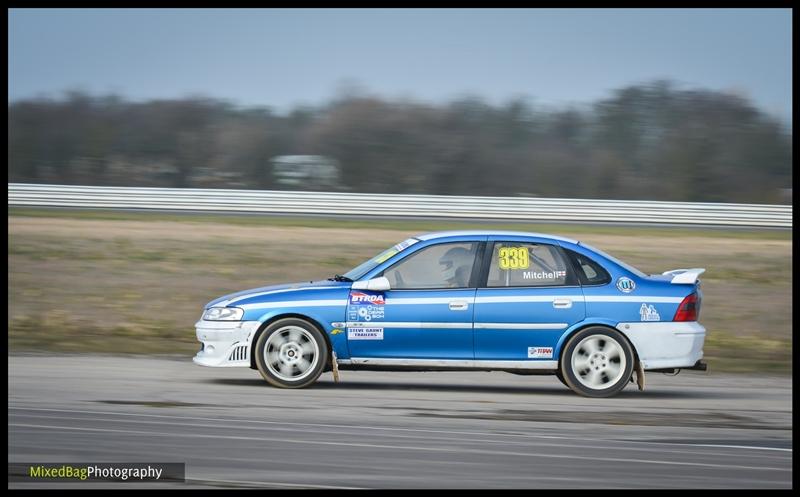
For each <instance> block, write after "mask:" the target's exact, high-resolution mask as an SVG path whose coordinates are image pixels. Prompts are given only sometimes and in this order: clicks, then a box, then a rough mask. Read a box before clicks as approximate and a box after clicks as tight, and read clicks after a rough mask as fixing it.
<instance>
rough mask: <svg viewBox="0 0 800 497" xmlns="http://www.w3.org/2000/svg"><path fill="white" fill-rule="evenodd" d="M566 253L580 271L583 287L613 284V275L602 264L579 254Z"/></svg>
mask: <svg viewBox="0 0 800 497" xmlns="http://www.w3.org/2000/svg"><path fill="white" fill-rule="evenodd" d="M566 252H567V254H569V256H570V258H571V259H572V262H573V264H574V265H575V267H576V268H577V269H578V278H580V280H581V285H605V284H606V283H609V282H611V275H609V274H608V271H606V270H605V269H603V267H602V266H601V265H600V264H598V263H596V262H594V261H593V260H591V259H589V258H588V257H586V256H585V255H581V254H579V253H577V252H573V251H571V250H566Z"/></svg>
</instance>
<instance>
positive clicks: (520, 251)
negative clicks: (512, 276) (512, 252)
mask: <svg viewBox="0 0 800 497" xmlns="http://www.w3.org/2000/svg"><path fill="white" fill-rule="evenodd" d="M517 258H519V268H520V269H528V268H529V267H530V265H531V262H530V260H529V259H528V248H527V247H517Z"/></svg>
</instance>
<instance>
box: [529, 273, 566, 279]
mask: <svg viewBox="0 0 800 497" xmlns="http://www.w3.org/2000/svg"><path fill="white" fill-rule="evenodd" d="M566 275H567V272H566V271H553V272H547V271H524V272H523V273H522V277H523V278H524V279H526V280H557V279H559V278H563V277H565V276H566Z"/></svg>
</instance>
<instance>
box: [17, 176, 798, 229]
mask: <svg viewBox="0 0 800 497" xmlns="http://www.w3.org/2000/svg"><path fill="white" fill-rule="evenodd" d="M8 205H9V207H12V206H14V207H17V206H30V207H34V206H35V207H60V208H94V209H123V210H130V209H135V210H158V211H208V212H242V213H265V214H267V213H270V214H298V215H310V216H325V215H329V216H366V217H398V218H404V217H405V218H451V219H486V220H498V221H503V220H507V221H532V222H533V221H546V222H557V221H562V222H584V223H630V224H650V225H701V226H739V227H757V228H791V227H792V206H791V205H769V204H728V203H724V204H723V203H699V202H660V201H639V200H581V199H566V198H530V197H466V196H449V195H390V194H377V193H340V192H330V193H329V192H300V191H275V190H268V191H259V190H217V189H193V188H127V187H105V186H71V185H41V184H28V183H9V184H8Z"/></svg>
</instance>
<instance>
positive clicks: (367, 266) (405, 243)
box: [343, 238, 419, 280]
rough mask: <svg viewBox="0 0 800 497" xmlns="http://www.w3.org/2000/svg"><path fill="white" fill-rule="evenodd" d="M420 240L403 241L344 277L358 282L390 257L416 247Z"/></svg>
mask: <svg viewBox="0 0 800 497" xmlns="http://www.w3.org/2000/svg"><path fill="white" fill-rule="evenodd" d="M418 241H419V240H417V239H416V238H409V239H407V240H403V241H402V242H400V243H398V244H397V245H395V246H393V247H390V248H388V249H386V250H384V251H383V252H381V253H380V254H378V255H376V256H375V257H373V258H372V259H370V260H368V261H366V262H364V263H362V264H359V265H358V266H356V267H354V268H353V269H351V270H350V271H348V272H346V273H344V275H343V276H345V277H347V278H350V279H351V280H357V279H359V278H361V277H362V276H364V275H365V274H367V273H368V272H370V271H372V270H373V269H374V268H375V267H376V266H377V265H378V264H381V263H383V262H386V261H388V260H389V258H390V257H392V256H393V255H395V254H397V253H400V252H402V251H403V250H405V249H407V248H408V247H410V246H412V245H414V244H415V243H417V242H418Z"/></svg>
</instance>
